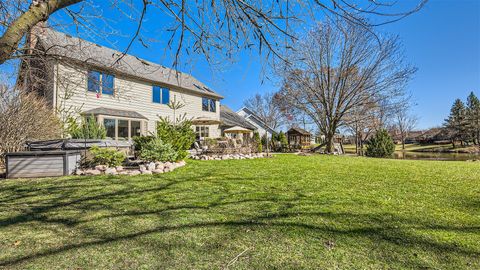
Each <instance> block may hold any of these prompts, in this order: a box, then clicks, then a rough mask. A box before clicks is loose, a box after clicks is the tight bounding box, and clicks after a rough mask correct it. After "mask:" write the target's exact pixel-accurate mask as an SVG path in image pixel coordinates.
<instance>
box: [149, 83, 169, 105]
mask: <svg viewBox="0 0 480 270" xmlns="http://www.w3.org/2000/svg"><path fill="white" fill-rule="evenodd" d="M152 101H153V103H160V104H168V103H170V89H168V88H166V87H160V86H156V85H154V86H153V87H152Z"/></svg>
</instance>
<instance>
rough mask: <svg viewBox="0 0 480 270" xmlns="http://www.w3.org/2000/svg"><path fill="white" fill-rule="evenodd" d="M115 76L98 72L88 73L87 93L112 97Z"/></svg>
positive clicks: (91, 71)
mask: <svg viewBox="0 0 480 270" xmlns="http://www.w3.org/2000/svg"><path fill="white" fill-rule="evenodd" d="M114 89H115V75H112V74H107V73H102V72H99V71H94V70H90V71H88V91H89V92H95V93H102V94H105V95H113V94H114V92H115V90H114Z"/></svg>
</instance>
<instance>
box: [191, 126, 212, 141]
mask: <svg viewBox="0 0 480 270" xmlns="http://www.w3.org/2000/svg"><path fill="white" fill-rule="evenodd" d="M195 133H196V134H197V138H208V137H209V136H210V128H209V127H207V126H196V127H195Z"/></svg>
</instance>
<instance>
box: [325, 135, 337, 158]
mask: <svg viewBox="0 0 480 270" xmlns="http://www.w3.org/2000/svg"><path fill="white" fill-rule="evenodd" d="M334 136H335V132H332V131H330V130H329V131H328V132H327V134H326V136H325V140H326V141H327V145H326V146H325V152H326V153H328V154H332V153H333V151H334V150H335V148H334V147H333V137H334Z"/></svg>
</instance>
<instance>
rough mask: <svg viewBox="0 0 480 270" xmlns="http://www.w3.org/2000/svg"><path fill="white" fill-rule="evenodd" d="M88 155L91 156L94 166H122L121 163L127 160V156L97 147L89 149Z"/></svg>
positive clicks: (113, 150)
mask: <svg viewBox="0 0 480 270" xmlns="http://www.w3.org/2000/svg"><path fill="white" fill-rule="evenodd" d="M90 153H91V154H92V156H93V164H94V165H108V166H110V167H115V166H119V165H122V163H123V161H125V159H126V158H127V155H125V153H123V152H120V151H117V150H115V149H111V148H100V147H98V146H93V147H92V148H90Z"/></svg>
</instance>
